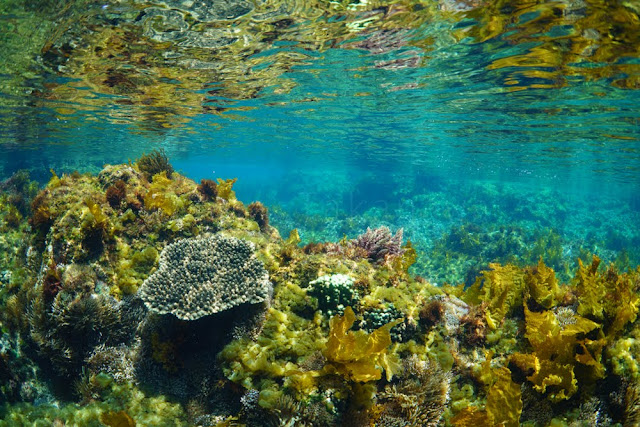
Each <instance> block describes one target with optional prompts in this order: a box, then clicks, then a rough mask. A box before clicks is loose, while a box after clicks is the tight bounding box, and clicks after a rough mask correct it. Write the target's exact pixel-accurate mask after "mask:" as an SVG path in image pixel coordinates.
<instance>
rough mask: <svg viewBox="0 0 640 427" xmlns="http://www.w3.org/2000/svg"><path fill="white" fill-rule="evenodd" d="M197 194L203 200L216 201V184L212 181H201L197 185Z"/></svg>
mask: <svg viewBox="0 0 640 427" xmlns="http://www.w3.org/2000/svg"><path fill="white" fill-rule="evenodd" d="M198 193H200V194H201V195H202V198H203V199H205V200H213V201H215V200H216V197H218V184H216V182H215V181H214V180H212V179H204V178H203V179H202V180H201V181H200V184H199V185H198Z"/></svg>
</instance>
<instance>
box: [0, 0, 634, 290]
mask: <svg viewBox="0 0 640 427" xmlns="http://www.w3.org/2000/svg"><path fill="white" fill-rule="evenodd" d="M119 7H121V8H122V10H121V13H123V14H124V13H131V12H130V11H128V10H127V9H126V8H125V6H119ZM104 10H107V12H103V11H104ZM109 11H111V12H109ZM94 12H95V16H96V17H98V18H100V17H101V16H102V15H100V14H103V13H104V14H108V13H114V14H115V13H116V12H114V11H113V7H112V9H108V8H107V9H105V8H98V7H97V6H96V8H95V11H94ZM532 13H533V12H532ZM104 16H105V17H111V15H104ZM131 16H135V15H131ZM346 16H347V18H344V19H347V21H349V22H351V21H352V20H354V19H355V18H353V16H352V15H349V14H347V15H346ZM362 16H364V17H367V16H369V15H362ZM362 16H359V19H363V18H362ZM374 16H378V15H374ZM536 16H537V15H535V13H534V14H533V15H531V14H529V15H520V26H521V27H522V26H525V27H524V28H525V29H522V28H516V29H513V28H512V29H511V31H512V32H509V31H507V30H506V29H505V32H504V33H502V34H500V35H498V36H496V37H493V38H490V39H488V40H486V41H482V40H479V39H478V38H473V37H459V36H455V34H458V31H459V30H460V28H463V29H464V28H466V27H473V25H478V26H479V25H480V24H474V22H473V21H472V20H470V18H468V17H464V16H458V17H457V18H456V19H453V20H451V21H449V22H446V21H445V22H440V23H438V22H433V23H426V24H421V25H418V26H417V27H416V28H413V29H411V30H410V31H409V30H407V32H406V33H403V32H398V33H391V35H389V34H390V33H381V34H383V35H385V34H386V35H385V37H387V38H386V39H385V40H386V41H384V42H376V41H375V37H373V40H374V41H371V42H370V45H368V46H363V44H362V41H363V40H365V41H366V40H371V39H367V37H369V35H368V33H366V32H364V31H363V32H362V33H361V34H360V35H356V36H355V38H349V37H346V36H344V38H342V39H335V40H333V43H328V44H326V45H327V46H330V47H328V48H315V47H314V48H310V47H309V45H307V44H305V43H307V42H308V41H307V40H306V39H305V37H307V36H306V35H305V34H306V33H305V25H308V26H309V27H310V28H311V27H312V24H313V25H315V24H318V22H319V20H320V19H321V18H314V19H315V20H314V19H311V20H309V21H301V22H299V23H298V24H297V26H294V28H295V31H294V30H291V31H293V32H292V33H291V34H289V35H288V36H286V37H285V36H282V35H281V37H280V39H278V38H276V40H275V41H273V42H271V43H270V44H268V45H267V46H266V47H265V45H261V48H262V50H258V51H256V52H253V53H250V54H246V57H245V59H244V62H241V63H247V64H251V68H250V70H249V71H247V72H246V73H245V74H242V78H241V79H240V78H239V77H237V76H236V77H235V79H234V75H233V73H232V72H229V73H228V75H226V78H227V80H225V78H224V76H225V74H224V73H222V74H220V73H218V74H216V76H217V77H218V80H215V81H207V80H206V77H207V75H206V73H203V74H198V73H196V72H195V71H193V70H194V69H196V68H197V66H196V65H194V64H196V63H195V62H190V63H189V64H191V65H189V66H187V65H184V67H185V68H184V70H185V76H184V80H182V83H185V85H184V86H185V87H186V89H185V88H183V87H182V86H181V83H180V82H181V81H180V77H179V76H175V79H177V81H178V82H177V83H175V84H174V83H171V82H170V83H168V84H170V85H174V86H169V87H170V88H171V87H174V88H175V90H176V91H180V90H185V91H188V92H189V93H188V94H186V95H184V97H180V96H176V97H175V99H176V100H175V101H172V102H166V103H164V104H163V103H162V102H160V101H158V99H161V98H157V99H156V98H154V97H153V96H151V95H150V99H151V100H150V101H149V102H147V103H146V104H145V103H144V102H139V101H140V100H139V99H137V98H135V96H131V97H130V99H131V100H132V101H131V102H120V101H122V100H123V99H128V98H127V96H128V94H127V93H123V92H122V91H121V92H120V93H113V92H109V91H108V90H106V89H108V87H107V86H104V85H103V86H100V85H99V84H97V83H96V81H97V80H95V79H94V80H92V77H91V74H90V73H87V74H86V75H85V74H82V73H80V74H78V73H68V75H67V74H66V73H65V71H64V68H63V69H62V70H63V71H60V69H57V70H55V69H54V70H53V71H52V70H51V69H47V71H46V72H42V73H41V74H40V75H38V74H37V73H36V74H35V76H32V78H31V79H23V80H20V82H21V83H20V84H22V85H24V86H25V88H21V87H20V86H19V87H18V89H19V90H13V91H11V90H8V89H5V90H4V91H3V95H2V99H3V101H4V102H3V103H2V106H1V107H0V123H2V132H1V135H0V176H2V177H3V178H6V177H8V176H10V175H11V174H12V173H13V172H15V171H17V170H19V169H28V170H30V171H31V175H32V177H34V178H36V179H38V180H40V181H42V182H46V180H47V179H48V177H49V176H50V172H49V170H50V169H52V170H54V171H55V172H56V173H58V174H60V173H69V172H71V171H73V170H78V171H80V172H92V173H96V172H98V171H99V170H100V169H101V167H102V165H104V164H107V163H122V162H127V161H129V160H132V161H133V160H135V159H136V158H137V157H139V156H140V155H141V154H143V153H148V152H150V151H151V150H153V149H159V148H162V149H164V150H165V151H166V153H167V155H168V156H169V158H170V159H171V162H172V164H173V165H174V167H175V168H176V169H177V170H178V171H180V172H182V173H184V174H185V175H187V176H189V177H190V178H193V179H194V180H200V179H201V178H231V177H238V182H237V184H236V186H235V190H236V192H237V195H238V198H239V199H240V200H242V201H244V202H245V203H249V202H251V201H254V200H261V201H262V202H263V203H264V204H266V205H267V206H268V207H269V208H270V210H271V221H272V224H273V225H275V226H276V227H278V229H279V230H280V233H281V234H282V235H283V236H285V237H286V235H288V233H289V231H290V230H291V229H292V228H298V229H299V231H300V234H301V236H302V238H303V240H304V241H306V242H308V241H320V240H336V239H340V238H342V237H343V236H344V235H347V236H348V237H354V236H355V235H357V234H358V233H361V232H362V231H364V230H365V229H366V228H367V227H369V226H370V227H375V226H379V225H388V226H390V227H391V228H393V229H395V228H401V227H403V228H404V230H405V236H406V237H407V238H410V239H411V240H412V241H413V242H414V244H415V245H416V247H417V248H418V249H419V253H420V255H421V257H422V260H423V262H422V263H418V265H417V266H416V267H415V268H416V272H417V273H420V274H423V275H425V276H427V277H429V278H431V279H432V280H433V281H435V282H441V281H462V280H464V275H465V272H464V271H461V270H456V271H448V270H447V268H446V267H443V266H442V265H433V264H431V263H429V262H428V259H429V258H433V257H434V252H433V251H435V250H437V248H438V242H440V243H441V245H445V246H447V245H449V246H448V247H451V246H452V245H453V246H455V245H454V243H452V242H451V239H450V238H449V237H450V236H451V234H452V233H453V232H454V231H455V230H457V229H459V227H461V226H467V227H468V226H474V227H477V228H478V230H479V231H478V234H479V235H483V236H485V237H486V236H488V235H492V233H496V232H497V231H499V229H500V228H501V227H515V228H516V229H517V230H516V231H514V235H516V238H515V240H517V244H512V245H510V246H509V247H508V248H507V249H505V251H506V252H508V251H510V250H513V251H515V252H518V251H519V252H527V253H528V254H529V255H528V258H527V256H525V255H524V254H523V253H512V254H510V256H507V254H506V252H505V253H498V252H495V251H493V252H491V251H490V253H484V254H482V255H480V254H479V253H478V252H473V251H472V252H471V253H468V254H466V253H465V254H466V255H468V256H469V257H470V258H473V256H477V257H480V258H482V259H481V260H479V261H478V263H479V264H474V265H471V264H473V263H471V264H469V265H468V267H469V269H471V270H473V269H479V268H481V267H482V266H484V265H486V263H487V262H491V261H505V260H507V259H510V260H512V261H513V260H514V257H515V260H516V261H517V260H518V259H521V261H522V262H529V261H531V258H532V257H533V255H532V254H531V252H532V249H531V248H532V247H533V246H535V243H536V241H538V240H539V239H540V238H541V237H540V236H543V235H547V236H548V235H550V234H554V235H557V236H559V238H560V240H561V246H562V251H563V255H564V256H565V257H566V259H567V260H572V261H567V262H575V260H576V259H577V257H578V256H583V257H586V256H587V254H590V253H598V254H600V255H601V256H602V257H603V258H604V259H605V260H607V261H611V262H613V261H616V260H618V261H619V262H622V261H620V253H622V252H624V254H625V256H626V257H628V258H629V259H628V261H625V262H624V263H623V265H622V266H623V267H624V266H629V265H635V264H637V263H640V179H638V176H639V173H640V107H639V105H640V102H638V100H639V98H638V92H637V89H633V88H628V87H622V85H620V84H613V83H615V81H616V80H615V79H616V78H617V77H619V76H617V75H612V76H611V77H603V78H601V79H593V78H589V77H588V76H587V77H585V76H584V75H581V74H580V72H581V71H580V67H583V68H588V65H589V64H587V65H585V64H573V63H570V64H569V65H568V68H562V69H560V70H561V71H558V69H559V68H557V67H556V68H554V67H553V66H549V64H545V63H544V62H541V63H540V65H537V64H535V63H534V64H527V65H521V66H517V65H513V64H512V65H507V66H496V64H497V63H499V61H500V60H504V59H505V58H506V59H510V58H519V57H520V56H523V55H524V56H526V55H527V54H529V53H531V52H535V49H536V48H537V47H538V46H542V47H543V48H545V47H546V46H547V44H545V43H546V42H544V43H542V42H540V43H542V44H539V43H538V42H537V41H536V40H537V39H536V37H538V38H540V39H542V38H544V37H551V38H552V39H553V40H555V39H554V37H557V38H558V39H562V37H564V36H565V35H566V34H565V33H563V31H565V30H566V28H565V29H564V30H563V29H562V28H564V27H554V28H553V29H550V30H549V31H550V32H547V33H544V34H538V35H534V36H532V37H530V38H528V36H527V37H524V36H523V37H524V39H523V40H520V39H519V38H518V37H519V34H520V32H522V33H523V34H524V33H526V31H525V30H526V25H527V24H528V23H529V20H534V21H535V19H536ZM98 18H95V19H98ZM87 19H90V18H87V17H86V16H85V17H81V18H78V22H83V21H82V20H87ZM105 19H106V18H105ZM110 19H113V18H112V17H111V18H110ZM144 19H145V18H142V19H138V20H137V21H134V20H131V22H134V23H137V22H143V23H144V22H147V21H145V20H144ZM322 19H324V18H322ZM389 19H390V20H391V19H392V18H389ZM336 22H337V21H336ZM332 23H333V21H331V20H328V21H327V25H330V24H332ZM69 25H70V27H69V28H73V25H71V24H69ZM123 25H124V24H123ZM132 25H134V24H132ZM141 25H142V24H141ZM144 25H146V24H144ZM376 25H377V24H376ZM145 28H146V27H145ZM216 28H224V26H220V27H216ZM554 31H555V32H557V34H556V33H554ZM566 31H568V30H566ZM69 32H71V30H69ZM167 34H169V33H167ZM283 34H285V35H286V34H288V33H286V32H285V33H283ZM374 34H375V33H374ZM156 36H157V34H156ZM57 37H61V38H64V37H65V35H62V36H59V35H58V36H57ZM154 37H155V36H154ZM158 37H159V36H158ZM426 38H430V40H431V39H433V40H435V41H432V42H431V44H430V45H428V48H424V47H423V46H422V45H421V44H419V43H418V41H423V40H425V39H426ZM512 39H515V40H516V42H510V40H512ZM407 40H408V41H410V42H411V43H409V42H407ZM55 43H56V42H55V41H54V45H55ZM412 43H413V44H412ZM198 52H200V51H196V53H195V56H196V57H197V58H200V57H199V56H198V55H201V53H198ZM42 55H43V58H44V59H42V60H36V59H34V61H35V62H38V61H40V62H38V63H42V62H44V63H45V65H46V55H44V54H42ZM38 57H39V56H38V55H35V56H34V58H38ZM283 57H287V58H289V57H291V58H294V59H291V60H287V61H283V60H282V58H283ZM199 60H200V59H199ZM103 61H112V62H113V63H114V64H116V66H125V65H126V63H127V60H126V57H125V56H123V57H122V58H119V57H118V56H116V57H115V59H109V60H106V59H103ZM497 61H498V62H497ZM514 63H515V62H514ZM171 64H173V63H171ZM283 64H284V65H286V66H283ZM615 64H616V62H613V63H610V64H608V65H607V64H605V65H604V66H605V67H606V66H613V65H615ZM617 64H618V65H619V66H620V67H622V66H623V65H624V66H626V67H627V69H626V70H627V71H626V73H627V74H625V75H627V76H628V75H631V76H633V75H634V74H633V73H634V72H637V69H638V67H639V65H638V62H637V59H633V58H627V57H624V56H623V57H622V59H618V62H617ZM620 64H622V65H620ZM237 65H238V64H237V63H233V64H231V62H230V64H228V66H229V67H231V66H237ZM592 66H593V67H598V66H602V64H595V65H592ZM31 67H32V68H33V65H32V66H31ZM277 67H281V69H278V70H279V71H278V72H274V73H271V74H268V78H266V77H264V81H260V78H261V76H262V74H261V73H263V74H265V73H267V72H271V71H272V70H273V69H274V68H277ZM40 69H41V70H42V67H41V68H40ZM576 70H577V71H576ZM629 70H632V71H631V72H630V71H629ZM633 70H635V71H633ZM143 71H144V70H143ZM32 72H33V71H32ZM146 72H147V73H149V74H150V75H151V74H152V73H153V72H157V69H155V70H154V69H153V68H151V67H150V68H149V69H148V70H147V71H146ZM535 72H538V74H537V75H536V74H535ZM17 73H18V71H16V75H17ZM544 73H548V74H549V73H551V74H554V73H555V75H556V77H554V78H548V79H547V78H546V77H539V75H544ZM557 75H560V76H562V81H560V82H558V81H557V80H553V79H557ZM79 76H80V77H79ZM82 76H85V77H86V80H84V78H83V77H82ZM220 76H222V77H223V78H220ZM252 76H253V77H252ZM7 77H11V78H13V77H15V76H12V75H11V73H9V74H7ZM99 77H100V76H99ZM171 78H173V77H166V81H170V80H171ZM194 82H197V84H196V83H194ZM186 83H189V84H188V85H187V84H186ZM116 87H117V85H116ZM51 88H54V89H51ZM60 88H63V89H64V90H61V89H60ZM105 88H106V89H105ZM230 88H233V90H232V89H230ZM21 89H24V91H22V92H21ZM167 90H169V89H167ZM47 91H50V92H51V93H50V94H47V93H48V92H47ZM243 91H246V92H251V96H244V94H243V93H244V92H243ZM43 93H44V95H42V94H43ZM25 94H26V95H25ZM52 94H55V95H52ZM165 94H166V93H165ZM155 96H156V97H159V96H161V95H158V94H156V95H155ZM194 96H195V98H196V99H197V102H194V101H193V99H194V98H193V97H194ZM180 99H183V100H184V104H180ZM447 242H448V243H447ZM440 248H442V246H440ZM452 249H455V250H454V251H453V252H452V254H453V255H454V256H460V250H461V248H455V247H452ZM463 252H464V251H463ZM543 252H544V251H543ZM456 254H457V255H456ZM466 255H465V256H466ZM558 267H561V266H560V265H556V268H558Z"/></svg>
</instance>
